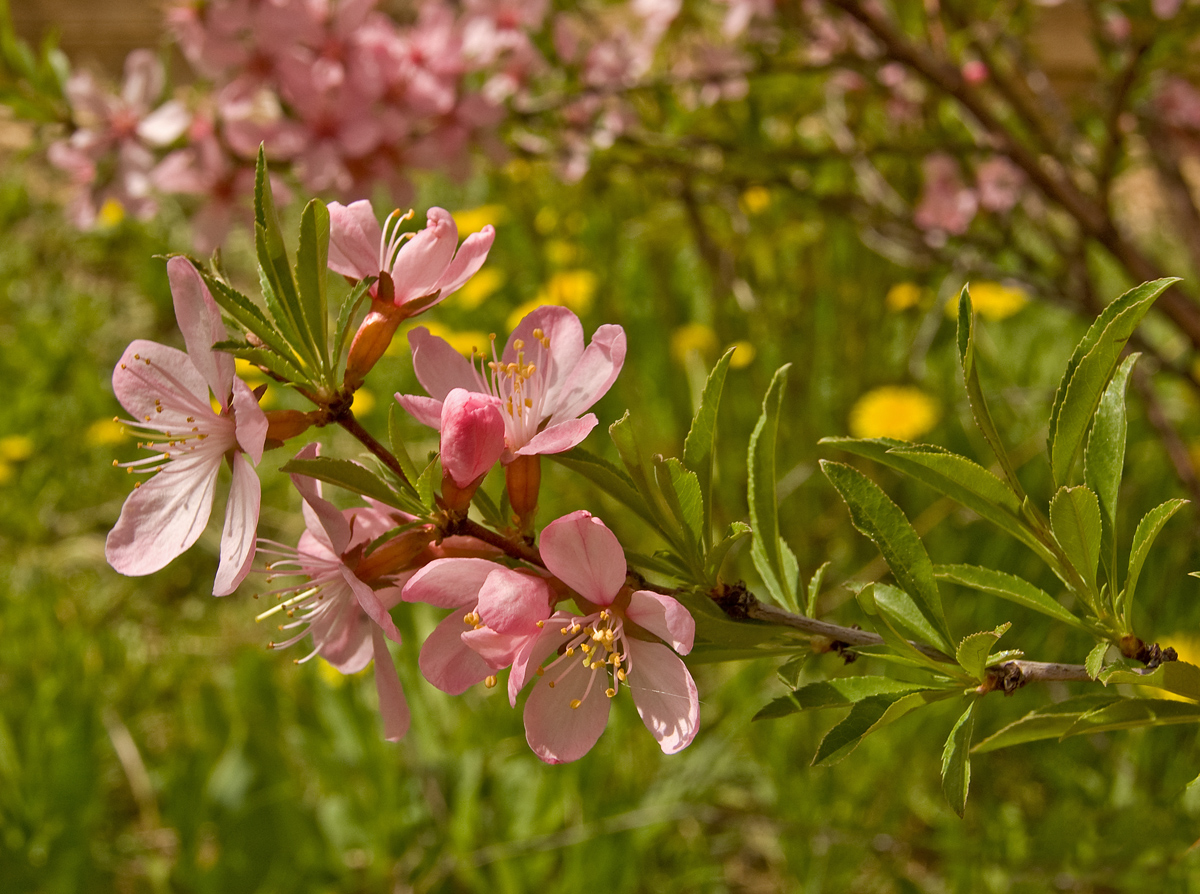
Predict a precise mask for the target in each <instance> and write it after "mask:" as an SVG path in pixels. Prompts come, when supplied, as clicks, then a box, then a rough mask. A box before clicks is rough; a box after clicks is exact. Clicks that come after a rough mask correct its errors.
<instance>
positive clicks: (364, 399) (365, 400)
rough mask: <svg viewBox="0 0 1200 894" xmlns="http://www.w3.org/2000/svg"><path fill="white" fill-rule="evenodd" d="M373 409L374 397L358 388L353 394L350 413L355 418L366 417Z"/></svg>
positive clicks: (365, 390) (363, 389) (364, 389)
mask: <svg viewBox="0 0 1200 894" xmlns="http://www.w3.org/2000/svg"><path fill="white" fill-rule="evenodd" d="M374 407H375V395H374V394H372V393H371V392H370V391H368V390H367V389H366V388H359V389H358V390H357V391H355V392H354V402H353V403H351V404H350V411H351V412H352V413H354V414H355V415H356V416H366V415H367V414H368V413H370V412H371V410H372V409H374Z"/></svg>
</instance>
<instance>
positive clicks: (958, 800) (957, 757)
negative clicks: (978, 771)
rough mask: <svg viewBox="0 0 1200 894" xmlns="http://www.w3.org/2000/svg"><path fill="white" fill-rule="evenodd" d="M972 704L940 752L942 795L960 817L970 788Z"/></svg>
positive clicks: (973, 722) (973, 711)
mask: <svg viewBox="0 0 1200 894" xmlns="http://www.w3.org/2000/svg"><path fill="white" fill-rule="evenodd" d="M976 704H977V702H976V701H975V700H974V699H973V700H972V701H971V703H970V704H969V705H967V710H965V711H963V713H962V716H961V717H959V718H958V722H957V723H955V724H954V728H953V729H951V730H950V735H949V736H948V737H947V738H946V745H945V747H944V748H943V749H942V793H943V794H944V795H945V796H946V802H947V803H948V804H949V805H950V808H951V809H952V810H953V811H954V812H955V813H957V814H958V815H959V817H960V818H961V817H962V815H963V811H965V810H966V809H967V790H968V789H969V788H970V787H971V736H972V735H973V734H974V732H975V705H976Z"/></svg>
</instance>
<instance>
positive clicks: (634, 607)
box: [625, 590, 696, 655]
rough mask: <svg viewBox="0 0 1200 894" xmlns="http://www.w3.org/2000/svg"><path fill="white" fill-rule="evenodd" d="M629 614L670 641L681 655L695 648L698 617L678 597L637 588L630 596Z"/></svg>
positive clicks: (627, 610)
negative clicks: (693, 615)
mask: <svg viewBox="0 0 1200 894" xmlns="http://www.w3.org/2000/svg"><path fill="white" fill-rule="evenodd" d="M625 617H627V618H628V619H629V620H631V621H633V623H635V624H637V625H638V626H639V627H644V628H645V629H646V630H649V631H650V632H651V633H653V634H654V635H655V636H657V637H659V638H660V639H662V640H664V641H666V643H667V644H668V645H670V646H671V648H672V649H674V650H675V651H676V652H678V653H679V654H680V655H686V654H687V653H688V652H690V651H692V642H693V641H694V640H695V638H696V621H695V619H693V618H692V614H691V612H689V611H688V610H687V609H686V608H684V607H683V605H682V603H680V602H679V600H678V599H672V598H671V597H670V596H664V595H663V594H661V593H654V592H652V591H650V590H635V591H634V592H633V594H632V595H631V596H630V597H629V608H627V609H625Z"/></svg>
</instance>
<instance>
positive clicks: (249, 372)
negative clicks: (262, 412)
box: [213, 357, 275, 413]
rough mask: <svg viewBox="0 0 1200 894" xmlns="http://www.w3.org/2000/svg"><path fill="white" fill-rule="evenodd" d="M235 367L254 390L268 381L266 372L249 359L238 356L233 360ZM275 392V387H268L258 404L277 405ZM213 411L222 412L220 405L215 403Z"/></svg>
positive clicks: (263, 405) (238, 375) (264, 405)
mask: <svg viewBox="0 0 1200 894" xmlns="http://www.w3.org/2000/svg"><path fill="white" fill-rule="evenodd" d="M233 368H234V372H236V373H237V377H238V378H239V379H241V380H242V381H243V382H245V383H246V384H247V385H249V386H250V389H251V390H252V391H253V390H254V389H255V388H257V387H258V386H259V385H262V384H263V383H265V382H266V381H267V376H266V374H265V373H264V372H263V371H262V370H261V369H259V368H258V367H257V366H255V365H254V364H253V363H251V362H250V361H249V360H243V359H242V358H241V357H238V358H236V359H235V360H234V361H233ZM274 392H275V389H274V388H267V390H266V393H265V394H263V396H262V400H260V401H259V402H258V405H259V406H260V407H273V406H274V405H275V393H274ZM213 411H214V412H217V413H219V412H221V409H220V405H219V404H215V403H214V404H213Z"/></svg>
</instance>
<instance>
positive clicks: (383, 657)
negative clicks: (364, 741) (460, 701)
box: [371, 627, 412, 742]
mask: <svg viewBox="0 0 1200 894" xmlns="http://www.w3.org/2000/svg"><path fill="white" fill-rule="evenodd" d="M371 643H372V645H373V647H374V653H375V692H376V693H377V694H378V695H379V713H380V714H382V715H383V737H384V738H385V739H387V740H388V741H389V742H399V741H400V740H401V739H402V738H404V734H405V733H406V732H408V725H409V723H410V722H411V721H412V715H410V714H409V712H408V702H407V701H406V700H405V698H404V689H403V687H401V685H400V678H399V677H397V676H396V665H395V663H394V662H393V661H392V653H391V652H390V651H388V646H387V641H386V640H385V639H384V638H383V634H382V633H380V631H379V628H378V627H373V628H372V629H371Z"/></svg>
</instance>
